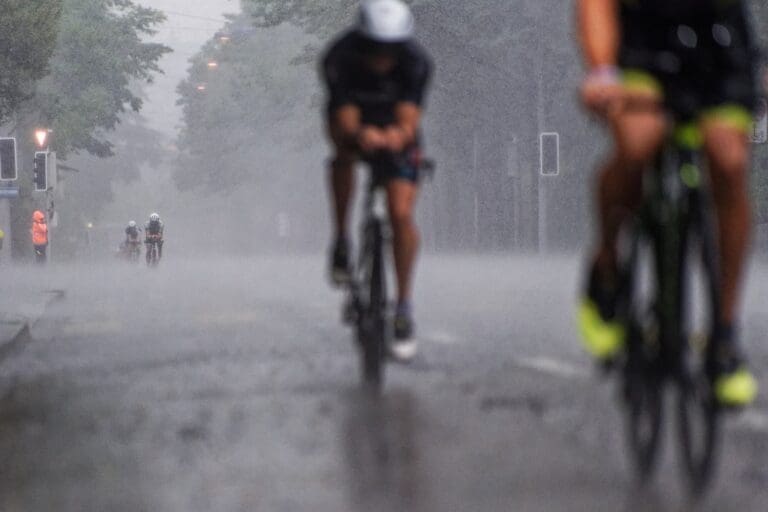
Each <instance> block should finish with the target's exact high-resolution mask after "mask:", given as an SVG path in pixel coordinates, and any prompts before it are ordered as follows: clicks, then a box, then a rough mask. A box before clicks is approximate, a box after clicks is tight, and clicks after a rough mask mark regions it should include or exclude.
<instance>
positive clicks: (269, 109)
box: [7, 0, 768, 259]
mask: <svg viewBox="0 0 768 512" xmlns="http://www.w3.org/2000/svg"><path fill="white" fill-rule="evenodd" d="M100 1H101V0H64V1H63V12H64V14H65V15H66V14H67V13H68V12H70V11H72V10H74V9H78V8H80V9H90V10H91V11H93V10H94V9H95V8H94V5H96V4H97V3H99V2H100ZM411 3H412V4H413V7H414V10H415V12H416V15H417V19H418V34H419V39H420V40H421V41H422V42H423V43H424V45H425V46H426V47H427V48H428V49H429V51H430V52H431V53H432V55H433V56H434V59H435V62H436V73H435V76H434V79H433V84H432V89H431V91H430V95H429V99H428V105H427V115H426V119H425V135H426V137H425V139H426V148H427V152H428V153H429V155H430V156H431V157H433V158H434V159H435V160H436V161H437V162H438V171H437V174H436V176H435V178H434V180H433V181H431V182H428V183H425V185H424V187H423V193H422V197H421V203H420V205H419V212H418V215H419V223H420V225H421V227H422V230H423V232H424V242H425V243H424V245H425V248H426V249H427V250H428V251H451V252H456V251H459V252H468V251H470V252H478V251H482V252H503V253H509V252H531V251H543V252H563V251H565V252H569V253H570V252H574V251H578V250H579V249H581V248H582V247H583V246H584V245H585V244H586V243H588V242H589V239H590V236H591V230H590V229H589V226H590V225H591V222H590V221H589V214H590V210H591V200H590V189H591V188H592V185H593V169H594V167H595V164H596V162H597V161H598V159H599V158H600V157H601V154H602V153H603V150H604V144H605V140H606V138H605V137H604V136H602V133H601V129H600V128H599V127H598V126H597V125H596V124H595V123H593V122H592V121H591V120H590V119H589V118H587V117H586V116H585V115H584V114H583V112H581V111H580V109H579V108H578V105H577V104H576V101H575V90H576V87H577V84H578V83H579V80H580V78H581V76H582V72H583V71H582V67H581V64H580V57H579V55H578V52H577V50H576V45H575V35H574V27H573V9H572V2H563V1H562V0H514V1H511V0H482V1H471V2H464V1H446V0H418V1H412V2H411ZM91 4H93V5H91ZM140 4H142V5H144V6H146V7H149V8H152V9H154V10H156V12H154V14H153V15H154V16H157V17H156V18H153V21H152V22H151V23H147V24H146V26H148V27H149V28H148V30H144V31H139V32H137V36H138V38H139V39H137V41H135V42H132V44H135V46H136V53H137V54H139V55H142V52H144V53H146V52H150V53H151V52H157V55H154V54H153V55H154V56H145V59H146V60H145V67H144V69H143V70H142V72H141V73H133V74H131V72H130V71H126V69H125V68H119V70H120V72H121V73H122V75H121V76H120V77H119V78H120V81H118V84H117V85H118V86H119V87H125V86H126V85H125V84H127V88H128V89H129V90H130V91H131V94H133V95H135V99H137V100H138V101H134V100H129V99H127V98H126V97H125V96H124V95H123V96H118V97H116V99H115V101H117V102H120V103H119V104H120V105H121V108H120V109H119V110H118V111H117V112H113V110H114V109H103V108H102V111H97V112H94V113H92V114H91V113H87V114H83V112H88V108H91V106H92V105H91V103H93V102H94V101H95V100H94V98H96V99H98V98H100V95H107V96H108V95H110V94H112V93H113V92H114V87H116V85H115V84H114V83H112V82H110V80H102V82H104V83H103V84H102V83H101V82H99V85H100V86H101V87H102V89H103V90H101V89H98V88H96V89H95V90H94V91H90V90H88V89H89V88H90V87H92V82H93V78H92V77H90V76H89V75H90V74H91V73H93V74H94V75H96V76H98V75H99V74H100V73H102V71H103V69H102V68H103V65H101V67H100V66H98V65H93V66H91V67H88V66H87V65H85V64H84V63H86V64H87V63H88V62H89V59H90V58H91V57H90V56H89V55H88V52H87V51H85V50H83V48H87V43H86V45H85V46H74V48H75V49H72V48H70V46H71V45H73V42H72V40H71V39H73V38H76V37H77V36H76V34H78V33H80V31H79V27H70V30H71V34H69V33H68V32H67V30H66V29H67V27H68V25H66V24H64V25H63V26H64V29H62V30H61V31H60V34H59V37H58V40H57V41H56V52H54V57H53V64H52V69H51V70H49V71H51V72H50V74H49V76H48V77H47V78H45V79H44V80H43V81H42V82H41V83H42V84H43V85H42V86H38V89H39V91H38V93H37V96H38V97H39V98H35V100H34V101H33V102H32V103H31V107H29V108H28V109H27V110H29V112H28V113H27V114H24V115H23V116H20V117H22V121H24V122H22V123H21V124H18V123H17V125H16V126H15V127H13V126H12V125H11V124H9V125H8V126H7V129H8V130H10V129H12V128H15V129H16V131H17V132H22V131H29V130H30V129H31V127H32V126H34V125H36V124H40V121H38V120H39V119H44V120H46V119H47V120H46V121H43V122H48V123H51V124H53V125H56V124H58V126H56V127H55V128H56V130H57V131H56V134H55V136H54V146H57V145H58V146H60V147H55V149H57V150H58V151H59V154H60V159H61V160H62V161H63V162H64V164H65V165H67V166H69V167H71V168H73V169H75V170H74V171H65V172H63V173H62V178H63V182H62V183H61V184H60V186H59V187H57V190H56V192H55V194H54V195H55V198H53V199H55V201H56V211H57V214H58V221H59V222H58V226H57V227H56V228H55V232H54V237H53V238H54V242H53V243H54V244H55V245H56V247H57V255H58V257H59V258H63V259H71V258H76V257H80V256H82V255H83V254H89V255H96V254H101V255H107V254H109V253H111V252H112V251H114V249H115V248H116V246H117V244H118V243H119V241H120V238H121V237H122V229H123V227H124V226H125V224H126V223H127V222H128V220H131V219H134V220H137V221H139V222H140V223H143V222H144V221H145V220H146V218H147V217H148V215H149V213H150V212H152V211H157V212H159V213H160V214H161V215H162V217H163V219H164V220H165V222H166V234H167V239H168V245H167V247H168V251H169V254H173V253H175V254H185V255H189V254H190V253H200V252H210V251H213V252H220V253H229V254H232V253H235V254H252V253H254V252H260V251H268V252H272V251H274V250H278V251H284V250H290V251H292V252H297V251H298V252H307V251H309V252H312V253H317V252H318V251H324V249H325V246H326V244H327V237H328V233H329V229H328V215H327V211H328V207H327V197H326V191H325V161H326V159H327V157H328V148H327V145H326V143H325V140H324V135H323V126H322V121H321V106H322V104H323V101H324V100H323V95H324V92H323V91H322V88H321V85H320V83H319V81H318V77H317V72H316V61H317V57H318V54H319V52H320V50H321V49H322V48H323V47H324V46H325V45H326V44H327V42H328V41H329V40H330V39H331V38H332V37H334V36H335V35H336V34H337V33H338V32H339V31H340V30H342V29H344V28H345V27H347V26H349V25H350V23H352V21H353V19H354V13H355V10H356V7H357V2H356V1H355V0H334V1H328V2H321V3H318V2H313V1H309V0H307V1H300V0H294V1H282V0H241V1H237V0H206V1H203V2H192V3H189V2H184V1H181V0H142V1H141V2H140ZM752 7H753V9H754V12H755V13H756V23H755V24H756V26H757V29H758V30H757V31H756V32H757V33H758V35H759V36H760V37H761V38H763V42H765V41H764V39H765V37H766V36H765V35H766V33H768V31H766V27H767V26H768V8H766V6H765V5H763V4H762V3H759V2H752ZM65 17H66V16H65ZM71 17H72V18H75V20H76V19H77V18H76V17H75V16H71ZM72 23H74V22H72ZM134 30H135V28H134ZM148 32H153V33H148ZM97 35H99V37H101V38H103V43H102V44H109V42H110V39H109V34H97ZM221 35H226V36H227V37H228V38H229V39H228V40H227V42H222V40H221V39H220V38H219V37H218V36H221ZM139 42H142V44H144V45H145V47H141V45H140V44H139ZM152 44H155V45H156V46H154V47H153V46H151V45H152ZM157 45H164V46H163V47H159V46H157ZM63 48H69V50H68V51H67V52H64V51H62V49H63ZM102 57H104V56H102ZM94 58H95V57H94ZM125 59H126V62H130V59H129V58H128V57H127V56H126V57H125ZM211 61H215V62H216V63H217V67H216V68H215V69H211V68H209V67H208V63H209V62H211ZM94 62H96V61H94ZM117 62H118V63H120V62H121V61H119V60H118V61H117ZM108 63H109V62H108ZM75 65H79V66H81V69H80V70H79V74H77V75H76V76H72V77H70V81H77V82H79V83H77V84H75V87H76V90H75V94H71V93H72V92H73V91H72V90H71V86H72V84H71V83H64V84H57V83H56V82H57V80H58V76H59V74H61V72H63V73H65V74H66V72H67V71H68V70H70V69H71V68H72V67H73V66H75ZM102 74H103V73H102ZM73 75H74V73H73ZM102 78H103V77H102ZM47 82H53V85H56V86H58V89H57V88H56V87H51V86H50V85H46V84H47ZM201 87H204V90H199V88H201ZM83 89H85V91H83ZM51 90H53V92H51ZM77 91H83V92H82V93H77ZM46 94H47V95H46ZM70 95H72V96H75V98H76V99H77V101H72V108H70V110H69V111H66V112H64V113H62V112H60V111H61V110H62V109H61V108H59V107H58V105H60V104H61V103H65V104H66V103H67V102H68V101H70V98H69V96H70ZM46 99H47V102H46V101H44V100H46ZM129 105H130V107H137V108H136V109H135V111H134V108H127V107H128V106H129ZM104 110H106V111H104ZM64 114H68V116H65V115H64ZM105 117H106V120H105V119H104V118H105ZM543 132H556V133H558V135H559V140H560V148H559V163H560V167H559V174H558V175H557V176H541V175H540V172H539V171H540V147H539V135H540V134H541V133H543ZM71 133H76V134H77V135H78V136H79V137H80V138H79V139H78V138H77V137H75V136H74V135H71ZM89 137H91V138H94V137H95V139H96V140H95V141H94V140H90V139H89ZM27 144H29V142H28V143H27ZM105 148H107V149H109V151H104V150H105ZM755 149H756V156H755V170H756V172H755V173H754V175H753V176H754V186H753V193H754V194H753V195H754V197H755V200H756V205H757V206H756V212H757V219H758V223H759V226H758V232H759V237H758V244H757V248H758V251H759V252H763V251H764V250H765V247H766V237H765V236H764V233H763V231H765V230H764V228H763V223H764V222H765V220H766V219H768V207H767V206H766V205H768V201H766V198H768V178H766V175H765V173H764V172H762V169H765V168H766V167H767V166H768V151H767V150H766V145H760V146H755ZM24 151H25V152H30V151H31V149H30V147H29V145H28V146H27V147H25V148H24ZM106 153H109V154H106ZM105 157H106V158H105ZM49 199H50V198H49ZM44 203H45V200H44V198H42V197H41V196H40V195H34V194H29V193H24V190H23V193H22V199H21V200H20V201H17V202H16V203H14V222H15V226H16V228H17V229H15V230H14V241H15V242H16V243H15V244H14V255H15V256H16V257H17V258H21V259H25V258H29V244H28V240H27V239H26V237H27V233H26V232H27V229H28V227H27V224H28V217H29V214H30V213H31V210H32V208H33V207H44V206H45V204H44ZM89 225H91V226H92V227H91V228H87V227H86V226H89Z"/></svg>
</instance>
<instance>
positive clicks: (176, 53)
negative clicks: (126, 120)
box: [138, 0, 240, 138]
mask: <svg viewBox="0 0 768 512" xmlns="http://www.w3.org/2000/svg"><path fill="white" fill-rule="evenodd" d="M138 3H140V4H142V5H146V6H148V7H153V8H155V9H159V10H161V11H164V12H165V13H166V16H167V17H168V20H167V21H166V22H165V24H164V25H163V26H162V27H161V29H160V31H159V32H158V34H157V37H156V38H155V39H156V40H157V41H158V42H162V43H163V44H166V45H168V46H170V47H171V48H172V49H173V53H171V54H169V55H167V56H166V57H165V58H164V59H163V60H162V61H161V62H160V67H161V68H162V69H163V70H164V71H165V74H164V75H161V76H158V77H157V78H156V80H155V83H154V84H153V85H151V86H150V87H148V88H147V90H146V93H147V96H148V99H147V103H146V104H145V106H144V110H143V114H144V115H145V116H146V117H147V119H148V120H149V122H150V125H151V126H152V127H153V128H155V129H157V130H160V131H161V132H163V133H164V134H166V135H167V136H169V137H172V138H173V137H175V135H176V128H177V126H178V124H179V121H180V116H181V113H180V111H179V109H178V108H177V107H176V86H177V85H178V84H179V82H180V81H181V80H183V79H184V77H185V76H186V70H187V65H188V62H187V61H188V60H189V58H190V57H192V56H193V55H194V54H195V53H196V52H197V51H198V50H199V49H200V46H201V45H202V44H203V43H204V42H205V41H206V40H207V39H209V38H210V37H211V36H213V34H215V33H216V31H217V30H218V29H219V28H221V26H222V25H223V21H224V18H223V14H224V13H233V12H238V11H239V9H240V4H239V2H238V0H202V1H198V2H190V1H189V0H138Z"/></svg>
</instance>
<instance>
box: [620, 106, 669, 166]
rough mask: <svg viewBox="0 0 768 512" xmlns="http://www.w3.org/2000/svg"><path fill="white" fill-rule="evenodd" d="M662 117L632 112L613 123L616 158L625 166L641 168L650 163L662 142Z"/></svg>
mask: <svg viewBox="0 0 768 512" xmlns="http://www.w3.org/2000/svg"><path fill="white" fill-rule="evenodd" d="M665 128H666V126H665V121H664V118H663V117H662V116H660V115H657V114H651V113H648V114H633V115H628V116H624V117H622V118H620V119H618V120H617V121H616V122H615V123H614V130H613V131H614V139H615V142H616V159H617V160H618V161H619V162H620V163H621V164H622V165H623V166H625V167H628V168H642V167H645V166H646V165H647V164H648V163H650V162H651V161H652V160H653V158H654V157H655V156H656V154H657V153H658V151H659V149H660V148H661V145H662V143H663V142H664V135H665Z"/></svg>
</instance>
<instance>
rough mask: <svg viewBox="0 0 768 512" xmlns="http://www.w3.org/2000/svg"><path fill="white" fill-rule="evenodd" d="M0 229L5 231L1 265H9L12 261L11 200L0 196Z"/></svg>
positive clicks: (0, 252) (0, 257) (0, 253)
mask: <svg viewBox="0 0 768 512" xmlns="http://www.w3.org/2000/svg"><path fill="white" fill-rule="evenodd" d="M0 229H2V230H3V231H4V232H5V237H4V238H3V240H2V242H0V243H2V248H0V266H3V267H5V266H7V265H8V264H9V262H10V261H11V244H12V243H13V241H12V239H13V237H12V236H11V200H10V199H2V198H0Z"/></svg>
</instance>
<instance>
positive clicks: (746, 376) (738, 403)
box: [714, 366, 758, 407]
mask: <svg viewBox="0 0 768 512" xmlns="http://www.w3.org/2000/svg"><path fill="white" fill-rule="evenodd" d="M714 391H715V398H716V399H717V401H718V402H719V403H720V405H723V406H725V407H746V406H747V405H750V404H751V403H752V402H754V401H755V398H756V397H757V391H758V384H757V380H756V379H755V377H754V376H753V375H752V373H751V372H750V371H749V370H748V369H747V368H746V367H744V366H741V367H739V368H738V369H736V370H735V371H733V372H726V373H721V374H720V375H719V376H717V378H715V383H714Z"/></svg>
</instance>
